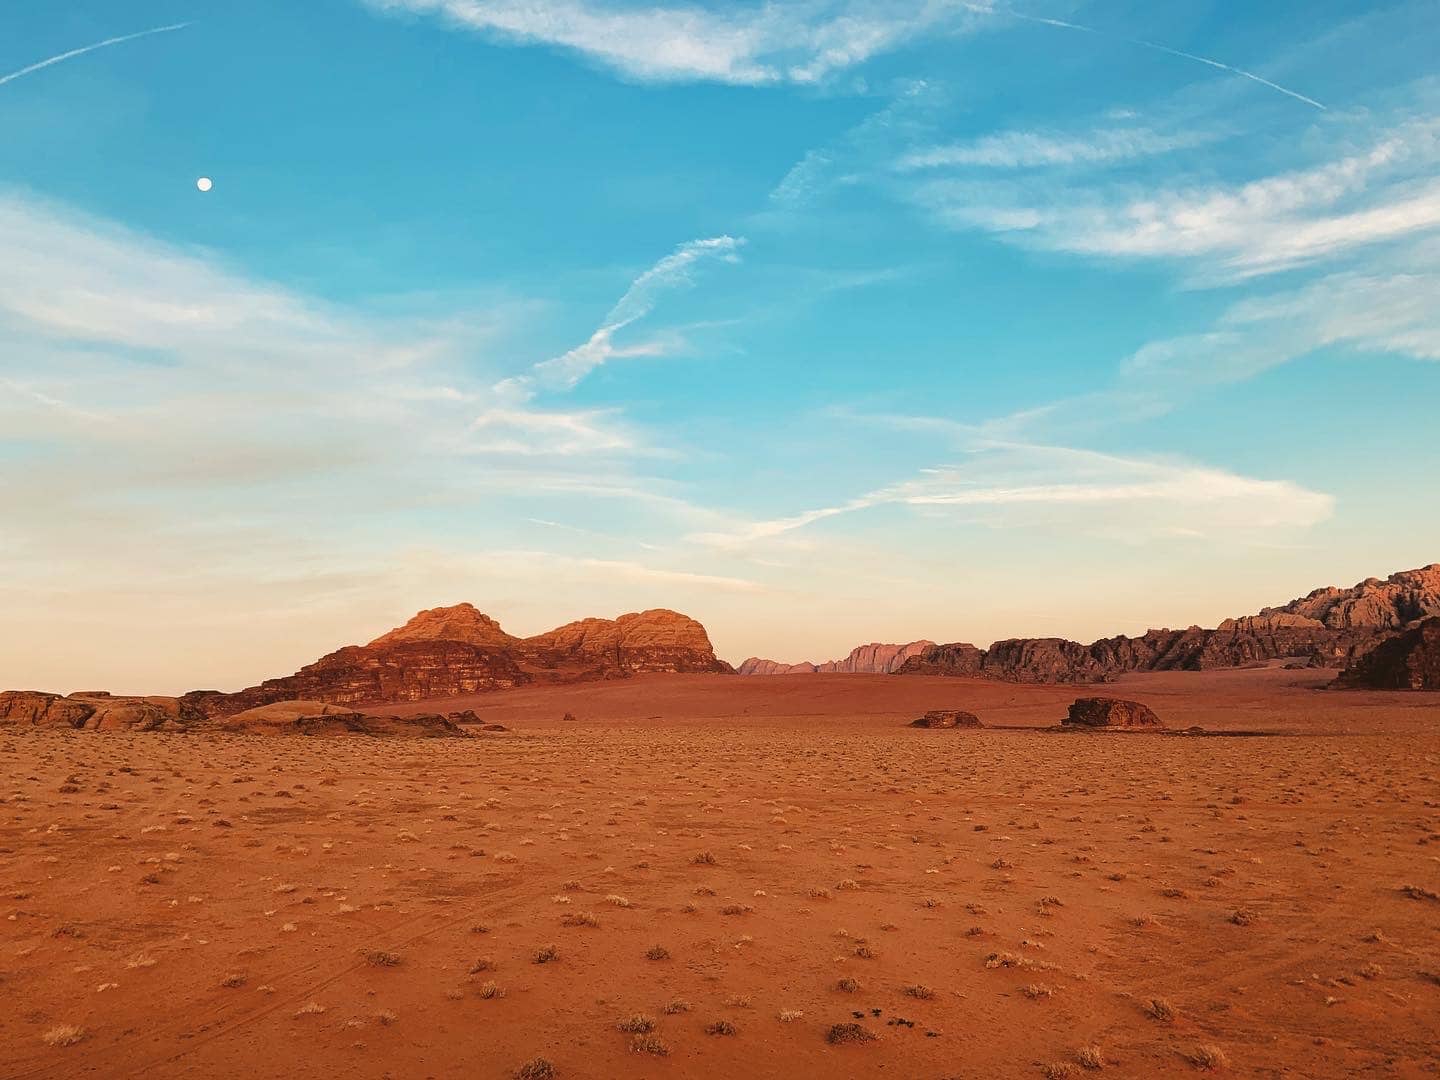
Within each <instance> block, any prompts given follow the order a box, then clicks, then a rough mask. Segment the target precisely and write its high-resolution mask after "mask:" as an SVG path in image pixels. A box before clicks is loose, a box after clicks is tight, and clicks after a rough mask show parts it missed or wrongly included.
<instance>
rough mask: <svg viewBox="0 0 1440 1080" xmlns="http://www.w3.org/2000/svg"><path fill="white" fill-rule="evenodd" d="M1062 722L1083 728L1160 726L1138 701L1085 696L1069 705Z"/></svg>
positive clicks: (1158, 719) (1154, 717) (1158, 721)
mask: <svg viewBox="0 0 1440 1080" xmlns="http://www.w3.org/2000/svg"><path fill="white" fill-rule="evenodd" d="M1060 722H1061V723H1062V724H1065V725H1068V726H1071V727H1084V728H1161V727H1164V726H1165V725H1164V724H1162V723H1161V722H1160V718H1159V717H1158V716H1156V715H1155V714H1154V713H1153V712H1151V711H1150V709H1149V708H1148V707H1147V706H1145V705H1141V704H1140V702H1138V701H1123V700H1121V699H1120V698H1108V697H1087V698H1079V699H1078V700H1076V702H1075V703H1074V704H1073V705H1071V706H1070V712H1069V715H1067V716H1066V717H1065V719H1064V720H1062V721H1060Z"/></svg>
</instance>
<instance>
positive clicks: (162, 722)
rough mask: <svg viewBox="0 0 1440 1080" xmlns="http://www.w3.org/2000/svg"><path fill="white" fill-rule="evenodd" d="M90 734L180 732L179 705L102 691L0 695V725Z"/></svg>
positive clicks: (163, 699)
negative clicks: (62, 729) (66, 695)
mask: <svg viewBox="0 0 1440 1080" xmlns="http://www.w3.org/2000/svg"><path fill="white" fill-rule="evenodd" d="M5 724H13V725H17V726H24V727H46V728H75V729H87V730H93V731H179V730H184V728H185V726H186V725H185V722H184V721H183V720H182V718H181V715H180V702H179V701H178V700H177V699H176V698H168V697H115V696H112V695H110V694H107V693H105V692H104V691H103V690H91V691H85V692H84V693H79V694H71V695H70V696H69V697H62V696H61V695H60V694H46V693H42V692H40V691H38V690H6V691H4V692H0V725H5Z"/></svg>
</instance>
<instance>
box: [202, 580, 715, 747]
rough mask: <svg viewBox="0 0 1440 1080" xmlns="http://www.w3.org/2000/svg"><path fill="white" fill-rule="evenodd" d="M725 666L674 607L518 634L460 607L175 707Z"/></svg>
mask: <svg viewBox="0 0 1440 1080" xmlns="http://www.w3.org/2000/svg"><path fill="white" fill-rule="evenodd" d="M446 635H456V636H455V637H453V638H452V637H448V636H446ZM731 670H732V669H731V668H730V665H728V664H726V663H725V662H724V661H721V660H717V659H716V658H715V650H714V648H713V647H712V646H711V644H710V639H709V637H708V636H707V635H706V633H705V628H704V627H703V626H701V625H700V624H699V623H698V622H696V621H695V620H694V619H691V618H689V617H688V616H685V615H681V614H679V613H678V612H674V611H665V610H654V611H643V612H639V613H634V614H629V615H622V616H620V617H619V618H618V619H583V620H581V621H580V622H575V623H569V624H567V625H565V626H562V627H560V628H559V629H556V630H551V631H550V632H549V633H545V634H539V635H537V636H535V637H532V638H516V637H512V636H511V635H509V634H507V633H505V631H504V630H502V629H501V628H500V624H499V623H497V622H495V621H494V620H493V619H491V618H490V617H489V616H487V615H483V614H481V613H480V612H479V611H477V610H475V608H474V607H472V606H471V605H469V604H460V605H458V606H456V607H450V608H434V609H432V610H430V611H422V612H421V613H420V614H418V615H416V616H415V618H413V619H411V620H410V621H409V622H408V623H406V624H405V625H404V626H402V627H400V628H399V629H396V630H392V631H391V632H390V633H388V634H384V635H382V636H380V637H378V638H376V639H375V640H374V641H372V642H371V643H370V644H369V645H348V646H346V647H345V648H343V649H338V650H336V651H335V652H333V653H330V654H329V655H328V656H324V657H321V658H320V659H319V660H317V661H316V662H315V663H313V664H310V665H309V666H307V667H303V668H301V669H300V670H299V671H297V672H296V673H295V674H294V675H287V676H284V677H282V678H278V679H267V680H266V681H265V682H263V683H261V684H260V685H258V686H252V687H250V688H248V689H246V690H241V691H238V692H237V693H233V694H226V693H221V692H219V691H215V690H197V691H192V692H191V693H189V694H186V695H185V696H184V698H182V699H181V708H182V710H183V713H184V715H185V716H186V718H187V719H190V720H192V721H200V720H204V719H206V718H211V717H221V716H230V715H233V714H235V713H238V712H242V711H244V710H247V709H254V708H257V707H259V706H262V705H269V704H272V703H274V702H280V701H294V700H309V701H321V702H327V703H329V704H332V705H346V706H352V707H353V706H357V705H363V704H372V703H383V702H399V701H425V700H428V699H430V698H444V697H455V696H459V695H463V694H478V693H485V692H487V691H491V690H504V689H508V688H510V687H515V686H526V685H529V684H532V683H546V682H575V681H583V680H590V679H609V678H624V677H626V676H629V675H633V674H636V673H640V672H722V673H725V672H730V671H731Z"/></svg>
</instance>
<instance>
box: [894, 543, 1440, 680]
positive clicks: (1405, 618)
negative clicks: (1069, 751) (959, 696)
mask: <svg viewBox="0 0 1440 1080" xmlns="http://www.w3.org/2000/svg"><path fill="white" fill-rule="evenodd" d="M1429 615H1440V563H1436V564H1433V565H1431V566H1427V567H1424V568H1422V569H1420V570H1406V571H1403V572H1401V573H1398V574H1392V575H1391V576H1390V577H1389V578H1386V579H1385V580H1383V581H1381V580H1380V579H1378V578H1369V579H1367V580H1365V581H1362V582H1361V583H1360V584H1358V585H1356V586H1355V587H1354V588H1351V589H1336V588H1329V589H1317V590H1315V591H1314V592H1312V593H1310V594H1309V595H1308V596H1305V597H1302V598H1301V599H1299V600H1293V601H1291V602H1290V603H1289V604H1285V605H1283V606H1281V607H1275V608H1265V609H1264V610H1262V611H1261V612H1260V613H1259V614H1257V615H1247V616H1244V617H1242V618H1238V619H1226V620H1225V621H1224V622H1222V623H1221V624H1220V625H1219V626H1217V627H1216V628H1215V629H1213V630H1202V629H1201V628H1200V627H1198V626H1191V627H1189V628H1188V629H1185V630H1149V631H1146V632H1145V633H1144V634H1142V635H1141V636H1140V637H1135V638H1130V637H1124V636H1119V637H1113V638H1102V639H1101V640H1100V641H1095V642H1092V643H1091V644H1089V645H1083V644H1081V643H1080V642H1077V641H1067V640H1065V639H1063V638H1012V639H1009V640H1006V641H997V642H995V643H994V644H993V645H991V646H990V648H989V649H988V650H982V649H977V648H976V647H975V646H973V645H968V644H963V643H957V644H954V645H937V646H934V647H933V648H930V649H927V650H924V651H923V652H921V653H920V654H919V655H918V656H913V657H911V658H910V659H908V660H906V661H905V662H904V663H902V664H901V665H900V666H899V668H898V669H897V670H898V672H899V673H901V674H905V675H959V676H972V677H975V676H979V677H985V678H995V679H1008V680H1012V681H1015V682H1046V683H1054V682H1103V681H1105V680H1107V679H1109V678H1110V677H1111V676H1114V675H1118V674H1121V673H1123V672H1127V671H1203V670H1207V669H1210V668H1230V667H1245V666H1247V665H1253V664H1264V663H1268V662H1270V661H1272V660H1280V659H1286V658H1298V659H1299V660H1301V661H1303V662H1305V663H1307V664H1309V665H1311V666H1317V667H1322V666H1323V667H1340V666H1344V665H1346V664H1348V663H1351V662H1352V661H1354V660H1355V659H1356V658H1357V657H1359V656H1363V655H1364V654H1365V653H1367V652H1369V651H1370V650H1371V649H1373V648H1374V647H1375V646H1376V645H1377V644H1378V643H1379V642H1381V641H1383V640H1385V639H1386V638H1388V637H1390V636H1392V635H1394V634H1395V633H1396V632H1397V631H1399V630H1400V629H1403V628H1404V627H1406V626H1408V625H1412V624H1413V623H1414V622H1415V621H1416V620H1418V619H1421V618H1424V617H1426V616H1429Z"/></svg>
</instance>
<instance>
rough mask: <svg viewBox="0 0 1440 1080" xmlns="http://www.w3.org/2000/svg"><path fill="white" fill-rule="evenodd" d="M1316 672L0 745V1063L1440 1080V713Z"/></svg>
mask: <svg viewBox="0 0 1440 1080" xmlns="http://www.w3.org/2000/svg"><path fill="white" fill-rule="evenodd" d="M1331 677H1332V673H1325V672H1318V673H1317V672H1316V671H1314V670H1286V669H1285V668H1283V667H1280V666H1275V667H1269V668H1263V669H1248V670H1231V671H1210V672H1176V673H1170V672H1166V673H1142V674H1136V675H1127V676H1124V677H1122V678H1121V679H1119V680H1118V681H1117V682H1116V683H1114V684H1113V685H1111V686H1107V687H1106V691H1107V692H1111V691H1113V692H1114V693H1115V694H1118V695H1120V696H1123V697H1126V698H1133V699H1135V700H1139V701H1144V702H1146V703H1148V704H1149V706H1150V707H1151V708H1153V709H1154V710H1155V712H1156V713H1157V715H1159V716H1160V717H1162V718H1163V720H1164V722H1165V724H1166V725H1167V728H1169V729H1184V728H1187V727H1191V726H1195V725H1199V726H1203V727H1205V728H1206V729H1208V730H1212V731H1214V732H1217V733H1222V732H1226V731H1247V732H1261V733H1263V734H1262V735H1256V736H1254V737H1247V738H1225V737H1214V738H1195V739H1186V738H1166V737H1163V736H1160V735H1156V734H1147V733H1137V734H1127V733H1117V734H1113V735H1112V734H1105V733H1076V734H1059V733H1051V732H1050V731H1048V730H1047V729H1049V728H1051V727H1053V726H1054V725H1055V724H1056V722H1057V721H1058V720H1060V719H1061V718H1062V717H1064V716H1065V713H1066V709H1067V707H1068V706H1069V704H1070V703H1071V702H1072V701H1073V700H1074V699H1075V697H1076V696H1077V694H1076V691H1075V688H1074V687H1068V686H1057V685H1047V686H1036V685H1028V684H1018V683H1006V682H996V681H992V680H980V679H976V680H965V679H955V678H948V677H941V676H911V677H903V678H901V677H895V676H885V675H865V674H860V675H856V674H818V675H810V674H802V675H778V676H770V677H766V678H763V679H761V678H755V679H747V678H742V677H738V676H725V675H717V674H680V675H669V674H647V675H641V676H637V677H634V678H630V679H623V680H610V681H599V682H591V683H576V684H572V685H566V686H542V687H538V688H519V689H510V690H502V691H498V692H492V693H488V694H484V695H479V696H474V697H469V698H453V699H448V700H447V701H446V703H445V704H446V707H447V708H449V709H451V710H452V711H459V710H465V709H470V710H473V714H474V716H475V718H476V720H477V721H479V722H483V723H487V724H501V725H503V726H505V727H506V728H508V729H510V730H508V731H504V732H480V731H478V730H477V731H476V733H475V734H473V735H471V736H470V737H468V738H460V739H385V738H372V737H366V736H364V735H352V736H350V737H343V738H328V739H325V740H323V741H321V742H317V741H315V740H312V739H303V738H301V739H288V738H279V737H274V736H267V735H257V734H227V733H209V734H196V733H195V732H190V733H168V732H164V731H159V732H143V733H141V732H126V731H104V732H88V731H67V730H58V731H57V730H49V729H47V730H40V729H25V730H21V729H17V728H15V727H9V728H6V729H5V732H4V734H3V736H0V754H3V756H0V768H3V774H0V775H3V782H0V790H3V792H4V806H3V811H4V817H3V823H4V828H3V833H0V845H3V856H0V858H3V863H0V865H3V868H4V873H3V877H4V880H5V882H6V897H5V899H6V904H5V907H6V909H8V910H6V925H7V927H8V932H7V934H6V936H5V942H4V946H3V949H4V951H3V954H0V974H3V980H0V995H3V998H4V999H5V1001H6V1007H5V1009H4V1010H3V1013H0V1041H3V1043H4V1045H6V1046H7V1047H9V1048H10V1050H9V1052H8V1055H7V1064H6V1066H5V1075H6V1076H7V1077H15V1078H17V1080H18V1078H22V1077H24V1078H29V1077H71V1076H85V1075H93V1076H117V1077H118V1076H130V1075H136V1076H139V1075H150V1076H165V1077H185V1076H204V1075H242V1074H244V1075H252V1076H266V1077H270V1076H274V1077H281V1076H321V1075H333V1074H334V1073H335V1072H336V1071H343V1072H344V1073H346V1074H347V1075H354V1076H362V1077H377V1078H379V1077H411V1076H434V1077H452V1076H453V1077H461V1076H465V1077H470V1076H495V1077H504V1076H509V1075H526V1076H535V1075H556V1076H575V1077H628V1076H634V1077H641V1076H666V1075H677V1076H679V1075H683V1076H696V1077H712V1076H713V1077H729V1076H755V1077H776V1078H779V1077H790V1076H800V1075H807V1076H809V1075H813V1076H821V1075H826V1076H836V1075H846V1076H886V1075H898V1076H913V1077H920V1078H925V1077H931V1078H934V1080H943V1078H948V1077H1034V1076H1047V1077H1055V1076H1081V1075H1090V1074H1091V1072H1092V1071H1094V1072H1095V1073H1096V1075H1107V1076H1129V1077H1152V1076H1171V1075H1174V1076H1183V1075H1191V1074H1197V1073H1198V1072H1203V1071H1205V1070H1211V1069H1219V1068H1222V1067H1223V1068H1224V1069H1226V1070H1227V1071H1228V1072H1229V1074H1231V1075H1237V1076H1270V1075H1276V1074H1280V1073H1285V1072H1289V1073H1291V1074H1296V1075H1304V1076H1307V1077H1347V1076H1355V1075H1361V1074H1364V1075H1375V1076H1395V1077H1420V1076H1428V1075H1434V1072H1435V1070H1436V1069H1437V1068H1440V1047H1437V1044H1436V1040H1435V1038H1434V1017H1435V1014H1436V1009H1437V1006H1440V935H1437V934H1436V927H1437V920H1440V900H1437V898H1436V897H1437V887H1440V876H1437V866H1440V864H1437V858H1436V855H1435V852H1436V851H1440V813H1437V811H1440V800H1437V792H1440V785H1437V781H1436V778H1437V775H1440V730H1437V726H1436V717H1437V715H1440V693H1430V692H1421V693H1413V694H1404V695H1395V694H1391V693H1385V692H1382V691H1346V692H1343V693H1336V692H1331V691H1325V690H1323V689H1321V687H1322V686H1323V685H1324V684H1325V682H1327V681H1328V680H1329V679H1330V678H1331ZM957 706H960V707H963V708H965V709H968V710H970V711H973V712H974V713H976V714H977V715H979V716H980V717H982V718H983V720H984V721H985V723H986V724H987V728H986V729H977V730H934V731H923V730H916V729H913V728H910V727H908V726H907V725H908V723H909V721H911V720H912V719H914V718H915V717H916V716H919V715H921V714H923V713H924V712H926V711H928V710H930V709H943V708H954V707H957ZM390 711H392V712H394V713H396V714H397V715H404V714H406V713H410V714H415V713H423V712H425V711H426V703H413V704H404V705H394V706H390ZM566 714H569V716H570V717H571V719H568V720H566V719H562V717H564V716H565V715H566ZM468 726H469V727H471V728H477V729H478V724H471V725H468ZM992 726H993V727H994V728H999V730H992V729H990V728H991V727H992ZM1026 729H1031V730H1026ZM537 1060H542V1061H544V1062H548V1063H549V1064H550V1066H551V1068H553V1070H554V1072H553V1074H552V1073H550V1072H548V1071H544V1066H543V1065H533V1064H531V1063H533V1062H535V1061H537ZM527 1066H528V1067H529V1069H530V1071H529V1072H525V1071H524V1070H525V1069H526V1068H527ZM517 1070H519V1071H518V1072H517Z"/></svg>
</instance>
